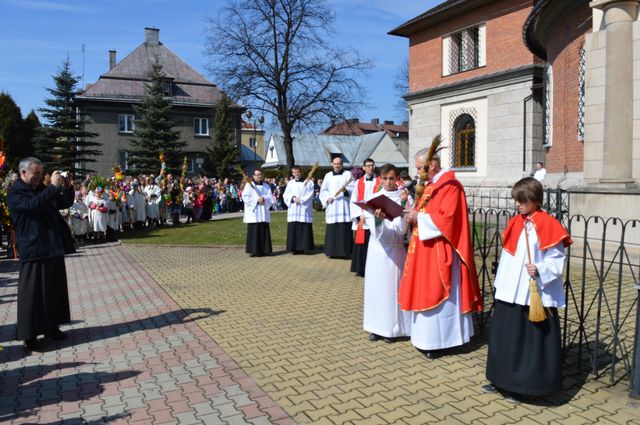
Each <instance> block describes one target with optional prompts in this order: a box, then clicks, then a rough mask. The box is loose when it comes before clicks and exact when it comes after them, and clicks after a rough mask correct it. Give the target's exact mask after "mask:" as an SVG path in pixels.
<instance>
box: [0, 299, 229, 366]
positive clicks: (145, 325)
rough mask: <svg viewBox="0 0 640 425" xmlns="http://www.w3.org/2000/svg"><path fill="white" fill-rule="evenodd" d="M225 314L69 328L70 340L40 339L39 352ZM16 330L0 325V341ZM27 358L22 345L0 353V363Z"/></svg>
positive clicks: (200, 311) (187, 312)
mask: <svg viewBox="0 0 640 425" xmlns="http://www.w3.org/2000/svg"><path fill="white" fill-rule="evenodd" d="M224 312H225V310H213V309H211V308H188V309H184V310H176V311H170V312H167V313H163V314H159V315H156V316H152V317H147V318H146V319H140V320H132V321H129V322H123V323H114V324H112V325H104V326H89V327H85V328H76V329H70V330H67V331H65V333H66V334H67V336H68V337H69V339H67V340H65V341H54V340H50V339H42V338H41V339H38V343H39V345H40V347H39V350H38V352H43V353H46V352H50V351H55V350H57V349H60V348H65V347H70V346H74V345H76V344H84V343H89V342H93V341H99V340H101V339H106V338H114V337H119V336H121V335H126V334H130V333H133V332H138V331H146V330H151V329H159V328H163V327H165V326H171V325H176V324H180V323H189V322H195V321H197V320H201V319H206V318H208V317H213V316H218V315H220V314H222V313H224ZM72 323H78V321H77V320H75V321H72ZM15 328H16V325H15V324H8V325H2V326H0V338H1V339H0V341H2V342H6V341H11V340H13V338H14V337H15V334H16V332H15ZM26 356H27V353H26V352H25V351H24V349H23V347H22V345H12V346H9V347H4V349H3V350H2V351H0V361H2V362H9V361H16V360H19V359H21V358H23V357H26Z"/></svg>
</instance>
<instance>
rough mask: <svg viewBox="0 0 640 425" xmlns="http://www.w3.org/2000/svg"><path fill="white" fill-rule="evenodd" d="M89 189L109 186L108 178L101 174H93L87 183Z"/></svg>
mask: <svg viewBox="0 0 640 425" xmlns="http://www.w3.org/2000/svg"><path fill="white" fill-rule="evenodd" d="M87 187H88V188H89V190H93V191H95V190H97V189H98V188H100V189H106V188H108V187H109V179H108V178H106V177H103V176H93V177H92V178H91V180H89V185H88V186H87Z"/></svg>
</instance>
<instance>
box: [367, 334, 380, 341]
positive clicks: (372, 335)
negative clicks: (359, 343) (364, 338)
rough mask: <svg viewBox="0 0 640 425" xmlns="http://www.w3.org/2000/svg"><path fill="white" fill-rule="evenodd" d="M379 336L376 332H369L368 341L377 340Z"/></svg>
mask: <svg viewBox="0 0 640 425" xmlns="http://www.w3.org/2000/svg"><path fill="white" fill-rule="evenodd" d="M380 338H381V336H380V335H376V334H369V341H371V342H373V341H378V340H379V339H380Z"/></svg>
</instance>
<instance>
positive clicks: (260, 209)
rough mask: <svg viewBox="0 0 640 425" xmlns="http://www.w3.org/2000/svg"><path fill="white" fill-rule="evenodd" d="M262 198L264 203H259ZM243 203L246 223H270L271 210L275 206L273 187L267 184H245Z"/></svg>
mask: <svg viewBox="0 0 640 425" xmlns="http://www.w3.org/2000/svg"><path fill="white" fill-rule="evenodd" d="M260 196H262V197H263V198H264V202H263V203H262V204H259V203H258V198H259V197H260ZM242 201H243V202H244V218H243V222H244V223H269V222H270V221H271V213H270V211H269V208H271V205H273V196H272V193H271V187H270V186H269V185H268V184H267V183H263V184H255V183H254V184H249V183H247V184H245V185H244V190H243V191H242Z"/></svg>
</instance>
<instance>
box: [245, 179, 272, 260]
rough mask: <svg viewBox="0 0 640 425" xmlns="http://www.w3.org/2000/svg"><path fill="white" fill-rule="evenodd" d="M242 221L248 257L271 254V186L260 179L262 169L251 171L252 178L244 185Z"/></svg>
mask: <svg viewBox="0 0 640 425" xmlns="http://www.w3.org/2000/svg"><path fill="white" fill-rule="evenodd" d="M242 200H243V201H244V220H243V221H244V222H245V223H247V244H246V253H247V254H249V256H250V257H262V256H265V255H271V230H270V229H269V222H270V221H271V213H270V211H269V209H270V208H271V205H273V195H272V193H271V187H270V186H269V185H268V184H266V183H264V182H263V180H262V171H261V170H255V171H254V172H253V180H250V181H248V182H247V183H246V184H245V185H244V190H243V191H242Z"/></svg>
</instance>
